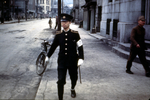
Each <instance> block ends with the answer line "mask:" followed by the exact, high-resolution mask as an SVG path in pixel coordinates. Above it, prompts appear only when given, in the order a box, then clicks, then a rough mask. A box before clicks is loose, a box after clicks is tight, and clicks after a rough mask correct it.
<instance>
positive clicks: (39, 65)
mask: <svg viewBox="0 0 150 100" xmlns="http://www.w3.org/2000/svg"><path fill="white" fill-rule="evenodd" d="M41 40H44V39H41ZM50 46H51V44H50V43H49V42H48V41H46V40H44V42H42V43H41V49H42V51H41V53H40V54H39V56H38V57H37V60H36V73H37V74H38V75H40V76H41V75H42V74H43V73H44V71H45V69H46V67H47V63H46V64H45V58H46V55H47V50H48V48H49V47H50Z"/></svg>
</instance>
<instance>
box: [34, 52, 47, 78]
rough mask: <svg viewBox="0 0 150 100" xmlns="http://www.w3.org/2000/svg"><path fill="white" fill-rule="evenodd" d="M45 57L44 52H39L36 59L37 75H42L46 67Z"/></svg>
mask: <svg viewBox="0 0 150 100" xmlns="http://www.w3.org/2000/svg"><path fill="white" fill-rule="evenodd" d="M45 58H46V56H45V54H44V52H41V53H40V54H39V56H38V58H37V60H36V73H37V74H38V75H42V74H43V73H44V71H45V69H46V66H47V65H46V64H45Z"/></svg>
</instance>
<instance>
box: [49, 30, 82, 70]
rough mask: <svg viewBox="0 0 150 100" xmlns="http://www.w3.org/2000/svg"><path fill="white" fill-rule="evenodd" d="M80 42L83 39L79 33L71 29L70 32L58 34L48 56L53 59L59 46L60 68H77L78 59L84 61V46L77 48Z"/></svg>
mask: <svg viewBox="0 0 150 100" xmlns="http://www.w3.org/2000/svg"><path fill="white" fill-rule="evenodd" d="M79 41H81V38H80V36H79V33H78V32H77V31H74V30H71V29H70V30H69V31H68V32H64V31H62V32H60V33H57V34H56V36H55V38H54V40H53V43H52V46H51V48H50V50H49V52H48V54H47V56H48V57H51V55H52V54H53V52H54V51H55V49H56V48H57V46H59V47H60V48H59V54H58V66H59V67H72V66H74V67H77V61H78V59H84V53H83V45H80V46H79V47H78V46H77V43H78V42H79Z"/></svg>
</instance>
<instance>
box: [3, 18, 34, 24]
mask: <svg viewBox="0 0 150 100" xmlns="http://www.w3.org/2000/svg"><path fill="white" fill-rule="evenodd" d="M34 20H37V19H27V21H34ZM27 21H26V20H25V19H21V20H20V23H21V22H27ZM11 23H18V20H17V19H14V20H11V21H4V23H3V24H11ZM3 24H2V23H0V25H3Z"/></svg>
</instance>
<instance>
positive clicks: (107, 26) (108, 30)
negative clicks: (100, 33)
mask: <svg viewBox="0 0 150 100" xmlns="http://www.w3.org/2000/svg"><path fill="white" fill-rule="evenodd" d="M110 22H111V19H107V25H106V34H108V35H109V32H110Z"/></svg>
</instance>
